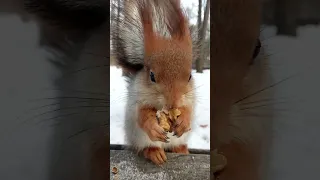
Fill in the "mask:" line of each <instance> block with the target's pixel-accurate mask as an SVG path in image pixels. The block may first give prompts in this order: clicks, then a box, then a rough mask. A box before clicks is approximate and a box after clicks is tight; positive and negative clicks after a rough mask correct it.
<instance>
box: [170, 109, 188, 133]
mask: <svg viewBox="0 0 320 180" xmlns="http://www.w3.org/2000/svg"><path fill="white" fill-rule="evenodd" d="M190 118H191V117H190V116H189V115H188V114H187V113H182V114H181V115H180V116H179V117H178V119H177V120H176V122H175V124H174V128H173V129H174V136H177V137H180V136H182V135H183V134H184V133H186V132H188V131H190V130H191V119H190Z"/></svg>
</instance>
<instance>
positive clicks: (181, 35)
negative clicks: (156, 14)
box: [166, 0, 190, 40]
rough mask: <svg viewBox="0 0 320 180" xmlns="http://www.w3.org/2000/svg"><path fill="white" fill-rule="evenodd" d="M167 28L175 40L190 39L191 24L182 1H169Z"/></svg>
mask: <svg viewBox="0 0 320 180" xmlns="http://www.w3.org/2000/svg"><path fill="white" fill-rule="evenodd" d="M169 2H170V3H169V4H168V6H169V7H168V8H167V10H168V16H167V17H168V18H167V23H166V25H167V28H168V29H169V31H170V34H171V36H172V37H173V38H175V39H180V40H183V39H185V38H189V37H190V32H189V23H188V20H187V18H186V15H185V13H184V12H183V10H182V8H181V4H180V0H169Z"/></svg>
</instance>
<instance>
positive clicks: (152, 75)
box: [150, 72, 156, 82]
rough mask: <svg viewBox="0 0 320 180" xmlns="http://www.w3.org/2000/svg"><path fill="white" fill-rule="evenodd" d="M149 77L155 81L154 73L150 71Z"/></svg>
mask: <svg viewBox="0 0 320 180" xmlns="http://www.w3.org/2000/svg"><path fill="white" fill-rule="evenodd" d="M150 79H151V81H152V82H156V79H155V78H154V73H153V72H150Z"/></svg>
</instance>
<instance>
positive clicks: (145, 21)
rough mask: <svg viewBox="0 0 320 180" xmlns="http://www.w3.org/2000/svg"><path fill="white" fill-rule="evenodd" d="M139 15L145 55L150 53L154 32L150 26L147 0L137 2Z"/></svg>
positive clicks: (150, 17) (149, 9)
mask: <svg viewBox="0 0 320 180" xmlns="http://www.w3.org/2000/svg"><path fill="white" fill-rule="evenodd" d="M139 2H140V3H139V5H138V6H139V13H140V18H141V23H142V28H143V37H144V48H145V53H146V54H148V53H150V52H151V51H152V47H153V43H154V38H155V37H154V36H155V34H154V31H153V24H152V11H151V10H152V6H151V5H150V2H148V0H142V1H139Z"/></svg>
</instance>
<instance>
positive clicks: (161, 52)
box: [140, 0, 193, 108]
mask: <svg viewBox="0 0 320 180" xmlns="http://www.w3.org/2000/svg"><path fill="white" fill-rule="evenodd" d="M168 2H169V3H168V4H166V5H167V6H168V7H167V8H166V13H165V15H166V17H164V18H166V23H165V24H166V27H167V29H168V32H169V33H170V37H169V38H168V37H160V35H158V34H157V33H156V32H155V31H154V29H153V22H152V19H153V18H152V13H151V9H152V8H151V6H150V4H148V3H147V2H145V3H144V4H143V6H141V7H142V8H141V10H140V15H141V21H142V26H143V35H144V62H145V63H144V64H145V69H144V71H145V72H146V76H145V77H146V78H147V82H148V85H149V86H152V87H153V88H155V89H156V91H157V92H160V93H161V94H163V96H164V101H165V102H164V103H165V106H167V108H175V107H179V106H182V105H183V102H184V101H183V99H184V98H185V97H186V96H188V92H190V91H192V88H193V80H192V76H191V71H192V40H191V35H190V31H189V25H188V20H187V18H186V16H185V15H184V14H183V12H182V9H181V7H180V3H179V1H177V0H169V1H168ZM169 5H170V6H169Z"/></svg>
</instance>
